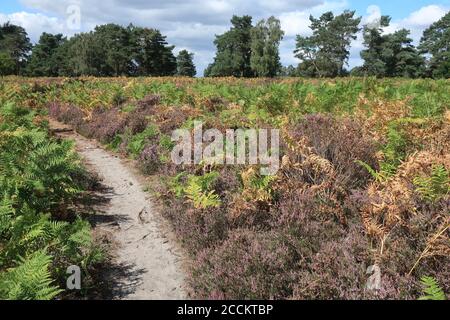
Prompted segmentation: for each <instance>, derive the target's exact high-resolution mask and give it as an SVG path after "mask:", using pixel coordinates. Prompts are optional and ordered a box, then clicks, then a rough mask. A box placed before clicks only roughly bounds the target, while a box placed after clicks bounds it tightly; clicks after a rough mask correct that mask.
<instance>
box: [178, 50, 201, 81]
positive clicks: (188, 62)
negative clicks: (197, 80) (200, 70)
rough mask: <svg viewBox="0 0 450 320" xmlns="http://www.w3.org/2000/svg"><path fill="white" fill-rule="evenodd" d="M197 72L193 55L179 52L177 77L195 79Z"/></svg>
mask: <svg viewBox="0 0 450 320" xmlns="http://www.w3.org/2000/svg"><path fill="white" fill-rule="evenodd" d="M196 74H197V71H196V69H195V65H194V54H193V53H189V52H188V51H187V50H181V51H180V52H179V53H178V57H177V75H178V76H186V77H195V75H196Z"/></svg>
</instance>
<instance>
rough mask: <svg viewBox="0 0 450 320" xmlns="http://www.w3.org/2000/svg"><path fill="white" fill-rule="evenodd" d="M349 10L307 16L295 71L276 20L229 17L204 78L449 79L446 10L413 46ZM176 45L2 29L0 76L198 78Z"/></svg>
mask: <svg viewBox="0 0 450 320" xmlns="http://www.w3.org/2000/svg"><path fill="white" fill-rule="evenodd" d="M361 20H362V18H361V17H357V16H355V11H344V12H343V13H342V14H340V15H334V14H333V13H332V12H326V13H324V14H322V15H321V16H320V17H318V18H315V17H313V16H310V22H311V24H310V28H311V30H312V35H311V36H308V37H304V36H300V35H299V36H297V38H296V48H295V51H294V55H295V57H296V58H298V59H299V60H300V63H299V65H298V66H297V67H295V66H288V67H283V66H282V65H281V62H280V53H279V45H280V42H281V41H282V40H283V37H284V31H283V30H282V29H281V23H280V20H278V19H277V18H275V17H270V18H268V19H263V20H261V21H259V22H257V23H256V24H255V25H253V23H252V17H251V16H242V17H239V16H233V18H232V19H231V28H230V30H229V31H227V32H225V33H224V34H222V35H216V39H215V41H214V44H215V46H216V49H217V50H216V55H215V57H214V61H213V62H212V63H211V64H210V65H209V66H208V67H207V68H206V70H205V72H204V75H205V76H206V77H223V76H235V77H276V76H304V77H318V78H320V77H341V76H347V75H354V76H376V77H408V78H418V77H434V78H450V48H449V47H450V12H448V13H447V14H446V15H445V16H444V17H443V18H441V19H440V20H439V21H437V22H435V23H433V24H432V25H431V26H430V27H429V28H427V29H426V30H425V31H424V33H423V36H422V39H421V41H420V44H419V45H418V46H417V47H416V46H414V45H413V44H412V43H413V40H412V39H411V38H410V31H409V30H407V29H401V30H398V31H396V32H394V33H390V34H387V33H386V32H385V30H386V28H387V27H389V24H390V22H391V18H390V17H389V16H382V17H381V19H379V21H375V22H372V23H370V24H367V25H364V26H362V28H361V27H360V24H361ZM361 31H362V34H363V39H364V42H363V44H364V49H363V50H362V51H361V58H362V59H363V62H364V63H363V65H362V66H359V67H355V68H353V69H352V70H348V68H347V67H348V59H349V56H350V48H351V43H352V41H354V40H355V39H357V36H358V34H359V32H361ZM173 50H174V46H171V45H169V44H168V43H167V41H166V37H165V36H164V35H162V34H161V32H160V31H159V30H156V29H150V28H142V27H137V26H134V25H132V24H130V25H129V26H127V27H123V26H120V25H117V24H106V25H102V26H97V27H96V28H95V29H94V30H93V31H91V32H87V33H80V34H77V35H75V36H73V37H72V38H70V39H67V38H66V37H64V36H63V35H62V34H56V35H52V34H49V33H43V34H42V36H41V37H40V39H39V42H38V43H37V44H36V45H34V46H32V45H31V43H30V40H29V38H28V36H27V33H26V31H25V30H24V29H23V28H22V27H20V26H16V25H13V24H10V23H6V24H4V25H3V26H0V75H12V74H14V75H27V76H82V75H91V76H105V77H109V76H173V75H179V76H190V77H193V76H195V75H196V68H195V65H194V62H193V53H190V52H188V51H186V50H182V51H180V52H179V54H178V56H177V57H175V55H174V54H173Z"/></svg>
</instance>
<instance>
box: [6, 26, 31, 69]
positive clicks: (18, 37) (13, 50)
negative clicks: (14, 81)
mask: <svg viewBox="0 0 450 320" xmlns="http://www.w3.org/2000/svg"><path fill="white" fill-rule="evenodd" d="M31 48H32V46H31V42H30V39H29V38H28V35H27V33H26V31H25V29H24V28H22V27H20V26H16V25H14V24H11V23H9V22H7V23H5V24H3V25H2V26H0V59H1V62H0V74H2V75H10V74H16V75H18V74H20V73H21V71H22V68H23V67H24V66H25V64H26V61H27V58H28V55H29V54H30V51H31Z"/></svg>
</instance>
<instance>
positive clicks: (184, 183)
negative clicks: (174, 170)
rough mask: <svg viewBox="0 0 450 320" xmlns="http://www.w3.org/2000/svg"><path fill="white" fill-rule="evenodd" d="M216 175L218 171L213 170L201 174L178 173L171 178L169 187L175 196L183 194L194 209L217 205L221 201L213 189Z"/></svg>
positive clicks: (217, 175)
mask: <svg viewBox="0 0 450 320" xmlns="http://www.w3.org/2000/svg"><path fill="white" fill-rule="evenodd" d="M218 177H219V173H218V172H215V171H213V172H209V173H206V174H204V175H203V176H194V175H186V174H185V173H180V174H178V175H177V176H175V177H174V178H173V179H172V180H171V182H170V189H171V191H172V192H173V193H174V194H175V195H176V196H177V197H183V196H185V197H186V198H187V199H188V200H189V201H190V202H192V204H193V205H194V207H195V208H196V209H206V208H209V207H218V206H220V204H221V201H220V198H219V196H218V195H217V194H216V193H215V191H214V190H213V187H214V183H215V182H216V180H217V178H218Z"/></svg>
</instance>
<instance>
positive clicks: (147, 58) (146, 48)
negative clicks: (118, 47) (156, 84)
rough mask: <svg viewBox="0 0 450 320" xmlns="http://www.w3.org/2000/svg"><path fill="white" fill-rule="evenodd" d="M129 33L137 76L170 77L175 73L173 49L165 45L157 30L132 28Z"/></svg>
mask: <svg viewBox="0 0 450 320" xmlns="http://www.w3.org/2000/svg"><path fill="white" fill-rule="evenodd" d="M131 32H132V39H133V41H134V43H135V50H134V55H133V56H134V59H133V60H134V61H135V63H136V74H137V75H150V76H172V75H174V74H175V73H176V72H177V61H176V58H175V56H174V55H173V52H172V50H173V49H174V47H173V46H169V45H168V44H167V42H166V37H165V36H163V35H162V34H161V32H160V31H159V30H156V29H149V28H139V27H133V28H132V29H131Z"/></svg>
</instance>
